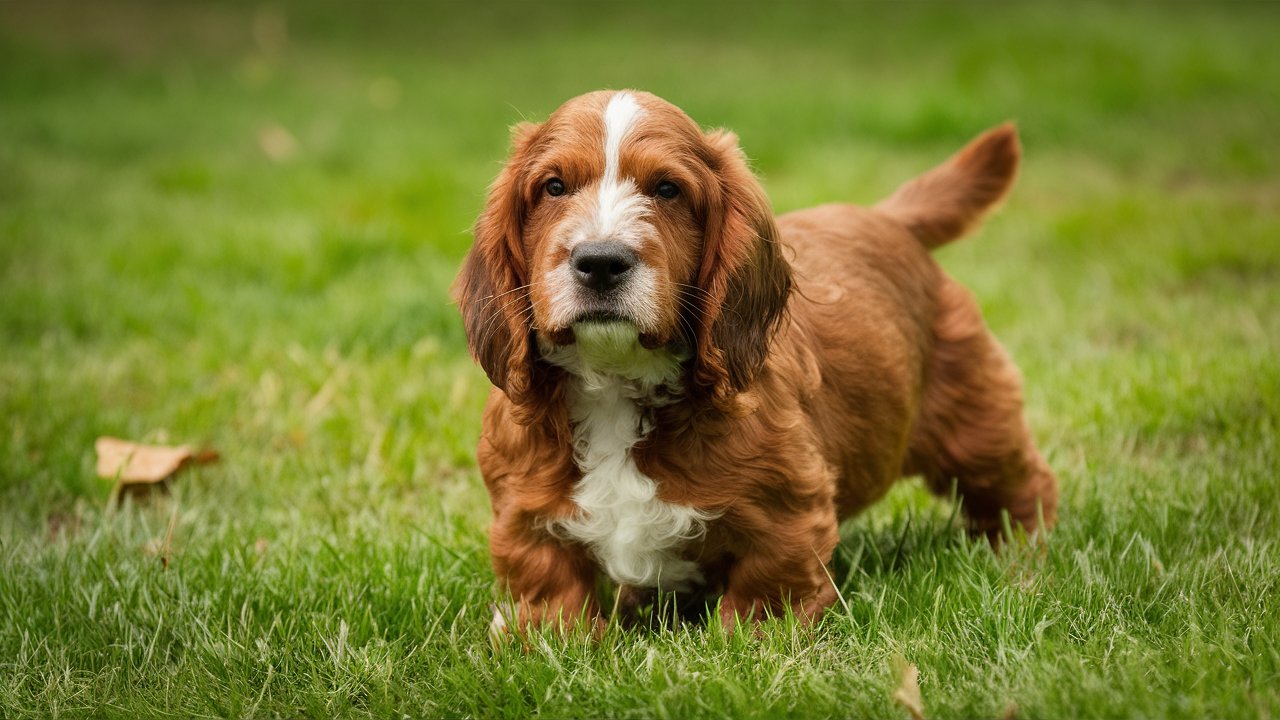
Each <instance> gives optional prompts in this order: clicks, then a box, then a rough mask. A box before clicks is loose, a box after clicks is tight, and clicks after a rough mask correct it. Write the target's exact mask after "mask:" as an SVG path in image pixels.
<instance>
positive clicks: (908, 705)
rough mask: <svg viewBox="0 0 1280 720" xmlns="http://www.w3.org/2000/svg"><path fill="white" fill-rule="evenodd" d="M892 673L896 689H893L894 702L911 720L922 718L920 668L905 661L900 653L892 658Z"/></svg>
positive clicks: (922, 704)
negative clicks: (896, 684)
mask: <svg viewBox="0 0 1280 720" xmlns="http://www.w3.org/2000/svg"><path fill="white" fill-rule="evenodd" d="M893 666H894V668H893V670H894V675H895V676H897V678H898V689H897V690H894V691H893V700H894V702H896V703H898V704H899V705H901V706H902V707H903V708H905V709H906V711H907V712H908V713H910V715H911V719H912V720H924V698H923V697H921V696H920V669H919V668H917V667H916V666H915V665H912V664H911V663H909V662H907V660H906V658H904V657H902V656H901V655H895V656H894V658H893Z"/></svg>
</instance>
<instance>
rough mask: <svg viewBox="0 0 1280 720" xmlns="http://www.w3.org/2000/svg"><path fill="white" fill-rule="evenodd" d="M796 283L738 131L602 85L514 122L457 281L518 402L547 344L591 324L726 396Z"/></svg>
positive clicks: (571, 338) (469, 318) (494, 367)
mask: <svg viewBox="0 0 1280 720" xmlns="http://www.w3.org/2000/svg"><path fill="white" fill-rule="evenodd" d="M790 290H791V272H790V267H789V266H788V265H787V263H786V261H785V260H784V259H783V257H782V253H781V247H780V246H779V243H778V237H777V228H776V227H775V225H774V222H773V213H772V211H771V209H770V206H769V202H768V199H767V198H766V196H765V194H764V191H763V190H762V189H761V187H760V185H759V183H758V182H757V181H756V179H755V177H754V176H753V175H752V174H751V172H750V170H749V169H748V168H747V166H746V163H745V161H744V159H743V155H742V153H741V151H740V150H739V149H738V146H737V138H736V137H735V136H734V135H733V134H732V133H729V132H725V131H720V130H717V131H712V132H709V133H704V132H702V130H701V129H700V128H699V127H698V126H697V124H695V123H694V122H693V121H692V120H690V119H689V117H688V116H686V115H685V114H684V113H683V112H682V111H680V109H679V108H676V107H675V106H674V105H671V104H670V103H667V102H665V101H663V100H661V99H660V98H657V97H654V96H653V95H649V94H647V93H641V92H610V91H602V92H595V93H590V94H587V95H582V96H580V97H577V98H574V99H573V100H570V101H569V102H567V103H565V104H564V105H563V106H561V107H560V108H559V109H558V110H556V111H555V112H554V113H553V114H552V115H551V117H549V118H548V119H547V120H546V122H544V123H542V124H540V125H535V124H530V123H523V124H521V125H518V126H517V127H516V128H515V129H514V132H513V141H512V150H511V155H510V157H509V159H508V160H507V164H506V166H505V167H504V168H503V170H502V172H501V174H499V176H498V178H497V180H496V181H494V183H493V185H492V187H491V188H490V190H489V197H488V201H487V203H486V205H485V208H484V211H483V213H482V214H481V215H480V217H479V219H478V220H477V221H476V225H475V244H474V245H473V247H472V248H471V252H470V253H469V254H468V256H467V259H466V261H465V263H464V265H463V268H462V272H461V274H460V275H459V278H458V282H457V284H456V285H455V289H454V291H455V295H456V297H457V300H458V302H459V305H460V307H461V310H462V315H463V319H464V322H465V325H466V332H467V338H468V343H469V345H470V348H471V352H472V354H474V355H475V357H476V359H477V360H478V361H479V362H480V364H481V365H482V366H483V367H484V369H485V372H486V373H488V375H489V378H490V380H492V381H493V383H494V385H496V386H498V387H500V388H502V389H503V390H504V391H505V392H506V394H507V395H508V397H510V398H511V399H512V400H513V401H514V402H516V403H517V404H522V403H526V402H531V401H532V397H531V394H532V392H533V391H534V390H535V389H536V386H537V385H538V384H539V383H538V382H537V379H538V378H537V377H536V374H537V373H538V372H540V370H539V365H540V363H541V358H542V356H543V354H545V353H546V352H547V351H548V348H557V347H564V346H567V345H571V344H573V343H574V342H576V341H577V339H578V336H580V335H585V334H587V333H584V332H583V331H585V330H588V329H589V328H590V327H591V325H592V324H601V323H609V324H611V326H612V328H613V329H614V330H617V329H618V328H622V329H623V331H624V332H631V331H632V330H634V333H635V338H636V340H637V341H638V345H637V346H638V347H642V348H647V349H650V350H654V349H659V348H668V349H671V350H672V352H673V355H675V356H677V357H688V358H689V364H688V366H689V370H690V374H689V375H688V379H689V380H690V381H691V387H690V388H689V389H690V390H694V391H698V392H702V393H705V394H706V395H708V396H709V397H711V398H712V399H713V400H714V401H716V402H717V403H723V402H727V401H728V400H730V399H731V398H732V397H733V396H734V395H736V393H737V392H739V391H741V390H742V389H744V388H745V387H746V386H747V385H748V384H749V383H750V381H751V378H752V377H753V375H754V373H755V371H756V370H757V369H758V368H759V367H760V365H761V364H762V363H763V362H764V358H765V355H766V353H767V347H768V343H769V340H770V337H771V335H772V334H773V330H774V328H775V327H776V326H777V324H778V321H779V319H780V317H781V315H782V312H783V310H784V308H785V306H786V301H787V296H788V294H789V293H790Z"/></svg>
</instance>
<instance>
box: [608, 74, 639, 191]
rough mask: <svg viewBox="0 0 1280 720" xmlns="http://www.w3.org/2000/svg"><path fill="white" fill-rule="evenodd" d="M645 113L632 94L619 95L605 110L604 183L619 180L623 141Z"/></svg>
mask: <svg viewBox="0 0 1280 720" xmlns="http://www.w3.org/2000/svg"><path fill="white" fill-rule="evenodd" d="M643 114H644V111H643V110H641V109H640V103H637V102H636V99H635V97H634V96H632V95H631V94H630V93H618V94H616V95H614V96H613V97H612V98H610V99H609V105H608V107H606V108H605V109H604V182H606V183H607V182H609V181H610V180H613V181H617V179H618V158H619V157H620V156H621V155H622V141H623V139H624V138H626V136H627V132H628V131H629V130H631V126H632V125H634V124H635V122H636V120H639V119H640V116H641V115H643Z"/></svg>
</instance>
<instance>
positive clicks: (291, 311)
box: [0, 2, 1280, 718]
mask: <svg viewBox="0 0 1280 720" xmlns="http://www.w3.org/2000/svg"><path fill="white" fill-rule="evenodd" d="M481 5H482V4H481V3H457V4H448V5H442V6H429V5H425V4H391V3H361V4H359V5H358V6H357V5H334V6H328V5H317V4H307V5H305V6H298V7H291V6H279V5H275V6H270V7H267V8H259V7H257V6H254V5H251V4H235V3H232V4H226V3H209V4H189V5H188V4H178V3H154V4H147V3H140V2H121V3H116V2H111V3H107V2H93V3H79V4H68V5H61V4H52V5H51V4H49V3H37V2H29V3H26V2H17V3H14V2H6V3H3V4H0V716H3V717H26V716H30V717H48V716H64V715H66V716H106V717H138V716H166V715H172V716H178V717H191V716H299V715H306V716H319V717H329V716H335V715H341V716H346V715H367V716H373V717H392V716H397V717H398V716H411V717H413V716H476V717H498V716H504V717H518V716H525V715H531V714H540V715H543V716H547V717H569V716H577V717H596V716H627V717H694V716H698V717H701V716H712V717H714V716H722V717H733V718H738V717H762V718H777V717H858V716H878V717H889V718H903V717H906V716H907V715H906V710H905V709H903V708H902V707H900V706H898V705H896V704H895V703H894V701H893V699H892V697H891V696H892V693H893V691H894V689H895V687H896V681H895V676H894V675H895V673H894V667H895V663H900V662H902V661H903V660H905V661H906V662H909V663H912V664H915V665H917V666H918V667H919V671H920V688H921V692H922V695H923V700H924V706H925V714H926V715H927V716H928V717H930V718H946V717H953V718H978V717H991V718H995V717H1002V716H1007V715H1008V714H1009V713H1010V712H1015V713H1016V716H1017V717H1023V718H1040V717H1204V716H1216V717H1241V716H1257V717H1271V716H1275V715H1277V714H1280V690H1278V688H1280V599H1278V597H1280V595H1278V594H1280V478H1278V475H1280V361H1278V359H1277V358H1278V357H1280V132H1278V131H1277V128H1280V54H1278V53H1277V49H1276V37H1277V35H1276V33H1277V30H1278V29H1280V6H1276V5H1271V4H1256V5H1243V4H1242V5H1231V6H1226V5H1225V4H1217V5H1205V6H1197V5H1189V4H1178V5H1176V6H1167V7H1160V6H1155V5H1152V6H1146V5H1119V6H1112V7H1108V6H1103V5H1077V4H1066V3H1064V4H1062V6H1061V7H1058V6H1055V5H1049V4H1043V5H1023V4H1008V5H1005V4H990V3H988V4H982V5H978V6H974V7H972V8H971V9H968V8H964V7H961V6H958V5H952V4H936V5H935V4H919V3H913V4H910V5H906V6H903V7H894V6H890V5H888V4H881V3H874V4H871V3H868V4H856V5H847V6H846V5H834V4H832V5H823V6H816V7H813V8H809V9H807V10H805V9H801V8H799V7H798V6H795V5H792V4H789V3H764V2H761V3H758V4H747V5H743V4H725V5H722V6H720V7H719V8H718V9H712V8H710V7H707V6H702V5H693V4H684V3H681V4H677V3H659V4H635V3H628V4H626V5H622V4H618V5H610V6H607V12H606V11H605V10H601V9H599V8H597V7H596V6H594V5H585V4H584V5H581V6H578V7H574V6H557V7H545V6H543V5H541V4H532V3H529V4H521V5H513V6H510V7H507V8H505V9H485V8H483V7H481ZM471 6H475V7H471ZM699 8H701V9H699ZM600 87H637V88H642V89H646V90H650V91H653V92H655V93H657V94H659V95H662V96H664V97H666V98H667V99H669V100H671V101H673V102H675V103H676V104H678V105H680V106H682V107H683V108H685V109H686V110H687V111H688V112H689V113H690V115H691V116H692V117H694V118H695V119H697V120H698V121H700V122H701V123H703V124H705V125H708V126H712V125H715V126H721V125H723V126H728V127H731V128H733V129H734V130H736V131H737V132H738V134H739V135H740V137H741V139H742V143H743V146H744V148H745V149H746V151H747V153H748V154H749V155H750V156H751V157H752V159H753V162H754V163H755V166H756V167H757V169H758V170H759V171H760V173H761V175H762V177H763V179H764V183H765V186H766V188H767V189H768V191H769V192H770V194H771V196H772V197H773V200H774V203H775V206H776V207H777V209H778V210H779V211H784V210H789V209H793V208H799V207H805V206H808V205H812V204H816V203H819V202H827V201H841V200H849V201H854V202H864V203H867V202H873V201H875V200H877V199H878V198H880V197H882V196H884V195H885V194H886V193H888V192H889V191H890V190H891V189H892V188H893V187H895V186H896V185H897V183H899V182H900V181H902V180H904V179H906V178H908V177H910V176H912V175H913V174H915V173H917V172H919V171H921V170H923V169H925V168H927V167H929V166H930V165H932V164H934V163H935V162H937V161H939V160H941V159H942V158H944V157H945V156H946V155H947V154H949V153H950V152H951V151H953V150H955V149H957V148H959V147H960V146H961V145H962V144H963V143H964V142H965V141H966V140H967V139H969V138H970V137H971V136H973V135H975V134H976V133H977V132H978V131H980V130H982V129H983V128H985V127H987V126H990V125H994V124H996V123H998V122H1000V121H1003V120H1006V119H1014V120H1016V121H1017V122H1018V123H1019V125H1020V127H1021V130H1022V134H1023V141H1024V144H1025V153H1026V164H1025V165H1024V168H1023V172H1022V176H1021V178H1020V180H1019V182H1018V185H1017V186H1016V188H1015V190H1014V192H1013V194H1012V196H1011V198H1010V200H1009V201H1008V202H1007V204H1006V205H1005V207H1004V210H1003V211H1002V212H1001V213H1000V214H999V215H997V216H996V217H995V218H993V219H992V220H991V222H989V223H988V225H987V226H986V228H985V229H984V230H983V231H982V232H981V233H980V234H978V235H976V236H975V237H972V238H969V239H967V240H965V241H963V242H961V243H958V244H956V245H954V246H950V247H948V248H947V249H945V250H944V251H942V252H941V253H940V260H941V262H942V263H943V264H944V265H945V266H946V268H947V269H948V270H949V271H950V272H951V273H952V274H953V275H955V276H956V277H958V278H959V279H960V280H961V281H963V282H964V283H965V284H966V285H968V286H969V287H970V288H972V289H973V290H974V291H975V293H976V294H977V296H978V298H979V299H980V301H981V304H982V306H983V309H984V311H985V312H986V316H987V318H988V320H989V322H990V324H991V326H992V327H993V329H994V330H995V332H996V334H997V335H998V336H999V337H1000V338H1001V339H1002V340H1003V341H1004V343H1005V344H1006V346H1007V347H1008V348H1009V350H1010V351H1011V353H1012V354H1013V356H1014V357H1015V358H1016V359H1017V361H1018V363H1019V365H1020V366H1021V367H1022V369H1023V372H1024V374H1025V377H1026V383H1027V403H1028V409H1027V412H1028V415H1029V418H1030V420H1031V423H1032V426H1033V428H1034V430H1035V433H1036V435H1037V438H1038V440H1039V442H1040V445H1041V447H1042V448H1043V449H1044V451H1045V453H1046V455H1047V457H1048V459H1049V460H1050V462H1051V464H1052V465H1053V466H1054V468H1055V469H1056V470H1057V471H1058V473H1059V474H1060V477H1061V481H1062V487H1063V505H1062V508H1061V524H1060V526H1059V527H1058V529H1057V530H1056V531H1055V532H1054V533H1053V534H1052V535H1051V536H1050V538H1049V541H1048V543H1047V544H1046V545H1045V546H1043V547H1042V548H1040V549H1038V550H1037V549H1028V548H1018V547H1014V548H1011V549H1010V551H1008V552H1005V553H1003V554H1001V555H995V554H993V553H992V552H991V551H990V550H989V549H988V548H987V547H986V546H985V545H984V544H981V543H975V542H969V541H968V540H967V539H966V538H965V537H964V535H963V533H962V532H961V530H960V529H959V528H958V527H957V524H956V522H955V521H954V519H953V517H952V511H951V507H950V506H949V505H948V504H947V503H943V502H938V501H936V500H934V499H932V498H931V497H930V496H929V495H927V494H926V493H925V492H924V491H923V490H922V489H921V488H920V487H919V484H918V483H917V482H906V483H903V484H902V485H900V486H899V487H898V489H896V490H895V491H894V492H893V493H892V494H891V496H890V497H889V499H888V500H887V501H886V502H884V503H882V504H880V505H878V506H876V507H875V508H874V509H873V510H871V511H870V512H868V513H867V514H866V515H864V516H862V517H860V518H858V519H856V520H854V521H852V522H850V523H848V524H846V525H845V527H844V529H843V538H844V540H843V542H842V544H841V546H840V548H839V550H838V552H837V559H836V562H835V564H834V567H833V575H834V578H835V581H836V583H837V584H838V585H839V587H840V589H841V593H842V604H838V605H837V606H836V607H835V608H834V609H833V610H832V612H830V613H829V614H828V615H827V617H826V618H825V619H824V620H823V621H822V623H821V624H820V625H819V626H818V627H817V628H816V629H815V630H813V631H811V632H807V631H801V630H797V629H796V628H794V627H792V626H791V625H789V624H788V623H787V622H785V621H776V622H773V623H771V624H769V625H767V626H766V627H765V628H764V630H763V632H762V633H761V636H760V637H753V636H752V635H751V634H750V633H739V634H737V635H734V636H732V637H726V636H725V635H724V634H723V633H722V632H720V631H719V630H707V629H704V628H702V627H687V628H681V629H679V630H674V631H661V632H640V631H635V632H626V633H623V632H621V631H616V630H614V631H611V632H610V634H609V635H608V636H607V637H606V638H604V639H603V640H602V641H600V642H592V641H590V640H588V639H586V638H582V637H575V638H568V639H561V638H555V637H547V638H545V639H539V640H537V641H536V642H534V643H533V644H532V646H531V647H530V648H529V650H528V651H527V652H522V651H519V650H518V649H517V650H512V649H508V650H507V651H505V652H497V653H495V652H493V650H492V649H491V647H490V645H489V642H488V639H487V636H486V628H487V623H488V621H489V615H490V610H489V603H490V602H491V600H492V598H493V592H494V588H493V577H492V572H491V570H490V568H489V565H488V553H487V548H486V544H485V528H486V524H487V518H488V500H487V497H486V495H485V492H484V489H483V486H482V484H481V482H480V478H479V476H478V473H477V471H476V468H475V463H474V456H473V449H474V445H475V441H476V438H477V434H478V430H479V416H480V409H481V405H482V403H483V399H484V395H485V393H486V391H487V388H488V383H487V381H486V379H485V377H484V374H483V373H482V372H481V371H480V370H479V368H477V367H475V366H474V365H473V363H472V362H471V361H470V360H469V359H468V357H467V355H466V351H465V345H464V342H463V337H462V332H461V323H460V321H459V319H458V317H457V314H456V310H455V308H453V307H452V306H451V304H450V303H449V300H448V296H447V288H448V284H449V282H450V281H451V279H452V277H453V275H454V273H455V271H456V268H457V265H458V262H459V260H460V258H461V257H462V254H463V253H464V252H465V250H466V248H467V246H468V245H469V242H470V237H469V234H468V227H469V225H470V223H471V221H472V219H473V218H474V216H475V214H476V213H477V212H478V210H479V208H480V205H481V203H482V200H483V195H484V189H485V186H486V184H487V183H488V182H489V180H490V179H491V178H492V177H493V176H494V175H495V174H496V172H497V170H498V168H499V166H500V162H501V160H502V158H503V156H504V153H505V149H506V142H507V136H506V128H507V126H508V125H511V124H513V123H514V122H516V121H518V120H520V119H521V118H534V119H536V118H541V117H544V116H545V115H546V114H547V113H549V112H550V111H551V110H552V109H554V108H555V107H556V106H557V105H559V104H560V103H561V102H562V101H563V100H565V99H567V98H569V97H571V96H573V95H576V94H578V93H581V92H585V91H588V90H592V89H596V88H600ZM264 148H265V149H264ZM100 435H115V436H120V437H127V438H133V439H136V440H142V441H153V442H171V443H195V444H201V445H209V446H212V447H215V448H217V449H218V450H220V451H221V452H222V455H223V459H222V461H221V462H219V463H217V464H214V465H210V466H206V467H201V468H197V469H195V470H194V471H191V472H188V473H186V474H183V475H182V476H181V477H180V478H179V479H178V480H177V482H176V483H175V484H174V485H173V487H172V492H171V493H169V494H167V495H156V496H152V497H151V498H149V499H146V500H143V501H140V502H137V503H127V504H125V505H123V506H121V507H119V508H114V507H112V506H111V505H110V504H109V503H108V492H109V490H110V485H111V483H110V482H108V481H104V480H99V479H97V478H96V477H95V474H94V455H93V441H94V439H95V438H96V437H98V436H100Z"/></svg>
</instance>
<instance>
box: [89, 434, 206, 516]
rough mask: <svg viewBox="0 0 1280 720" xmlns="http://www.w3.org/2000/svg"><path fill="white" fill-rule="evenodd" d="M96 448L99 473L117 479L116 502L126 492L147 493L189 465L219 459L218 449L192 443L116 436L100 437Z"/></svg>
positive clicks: (104, 476)
mask: <svg viewBox="0 0 1280 720" xmlns="http://www.w3.org/2000/svg"><path fill="white" fill-rule="evenodd" d="M93 447H94V450H96V451H97V453H98V476H99V477H103V478H106V479H108V480H115V481H116V484H115V487H113V488H112V489H111V499H112V500H113V501H115V502H119V501H121V500H122V499H123V498H124V495H125V493H131V494H133V493H143V492H146V491H147V490H150V489H151V488H153V487H156V486H158V485H159V484H160V483H162V482H163V481H164V480H166V479H167V478H169V476H171V475H173V474H174V473H175V472H177V471H178V470H179V469H181V468H183V467H185V466H187V465H190V464H192V463H208V462H213V461H214V460H217V459H218V453H217V452H216V451H213V450H196V449H195V448H193V447H191V446H190V445H180V446H178V447H169V446H165V445H142V444H140V443H135V442H129V441H128V440H121V439H119V438H113V437H100V438H98V439H97V441H96V442H94V444H93Z"/></svg>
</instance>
